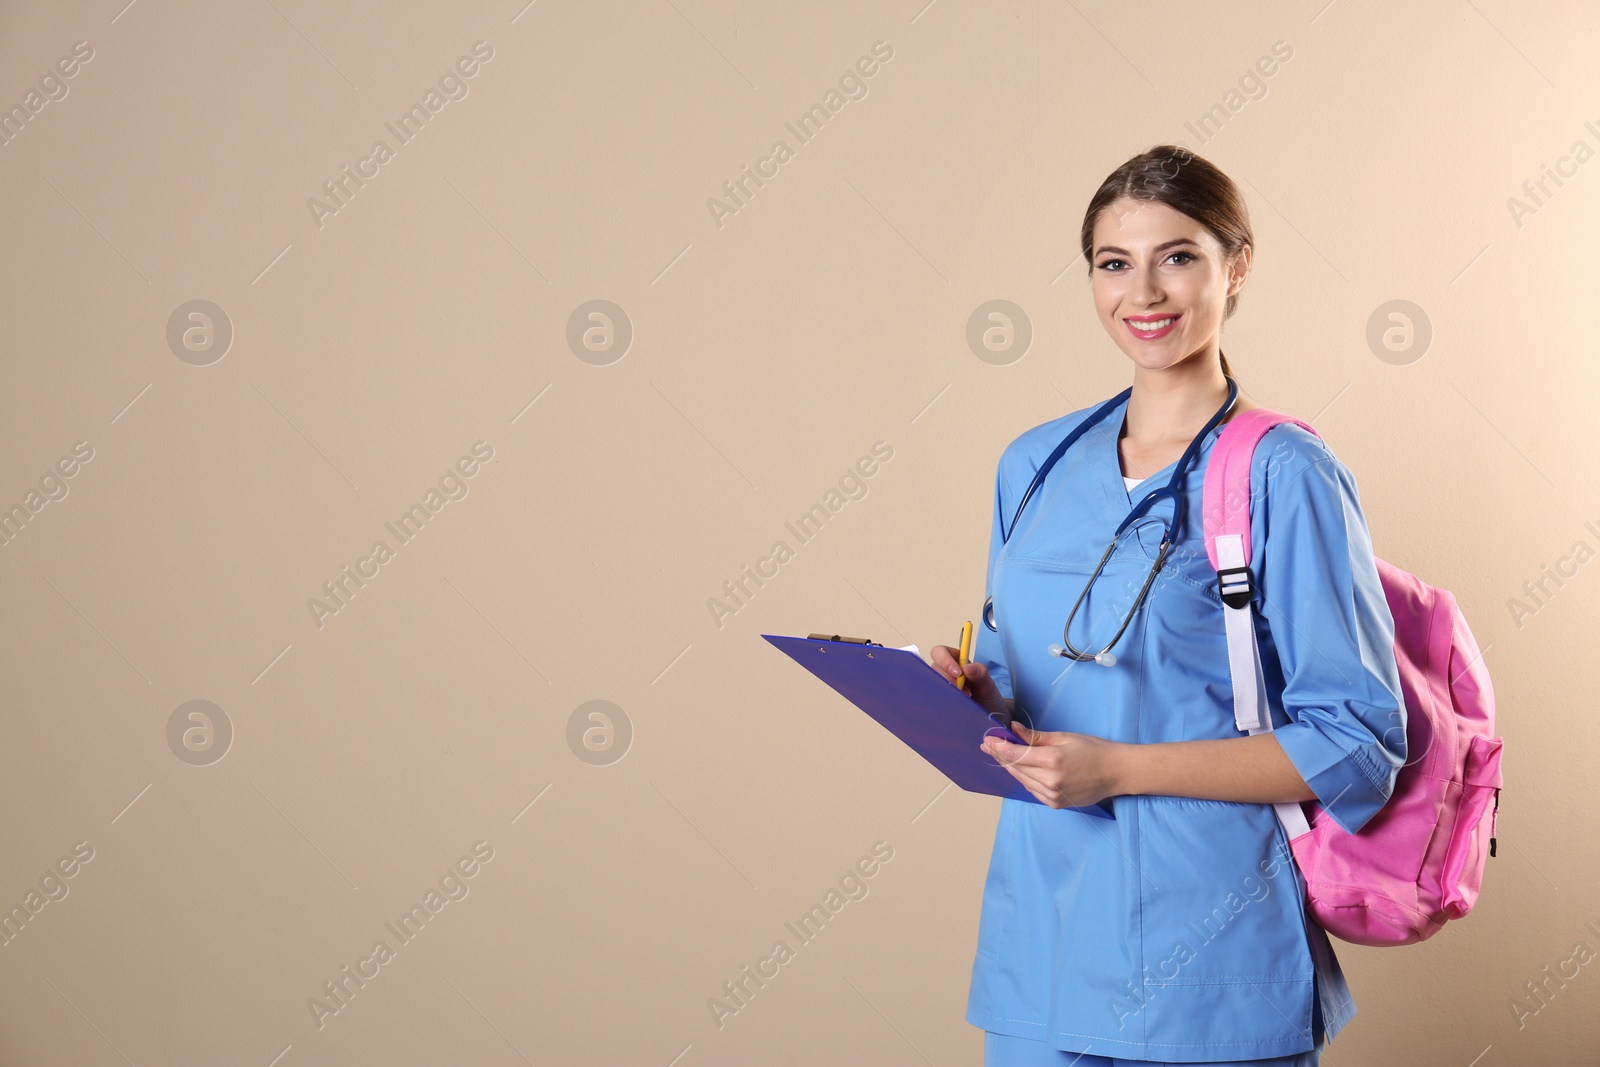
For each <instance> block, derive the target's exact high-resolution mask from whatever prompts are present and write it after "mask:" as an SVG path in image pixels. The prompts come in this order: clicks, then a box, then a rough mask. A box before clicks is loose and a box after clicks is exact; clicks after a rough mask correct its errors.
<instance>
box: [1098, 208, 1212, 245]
mask: <svg viewBox="0 0 1600 1067" xmlns="http://www.w3.org/2000/svg"><path fill="white" fill-rule="evenodd" d="M1210 236H1211V235H1210V231H1209V230H1207V229H1206V228H1205V227H1204V226H1202V225H1201V224H1200V223H1199V221H1198V220H1196V219H1193V218H1190V217H1189V216H1188V215H1185V214H1184V213H1183V212H1181V211H1178V210H1177V209H1176V208H1172V207H1168V206H1167V205H1166V204H1160V203H1156V202H1154V201H1150V200H1133V199H1130V198H1128V197H1122V198H1120V199H1118V200H1116V201H1114V202H1112V204H1111V205H1110V206H1109V207H1107V208H1106V209H1105V210H1104V211H1102V212H1101V213H1100V217H1099V218H1098V219H1096V220H1095V224H1094V246H1095V247H1096V248H1099V247H1100V246H1101V245H1103V244H1112V245H1116V246H1118V247H1120V248H1127V249H1133V250H1136V249H1138V248H1141V247H1148V246H1152V245H1158V244H1162V243H1163V242H1166V241H1170V240H1172V239H1174V238H1177V237H1187V238H1188V239H1189V240H1191V241H1194V242H1195V243H1196V244H1200V245H1204V244H1206V243H1207V239H1208V238H1210Z"/></svg>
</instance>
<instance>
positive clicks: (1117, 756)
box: [983, 721, 1127, 808]
mask: <svg viewBox="0 0 1600 1067" xmlns="http://www.w3.org/2000/svg"><path fill="white" fill-rule="evenodd" d="M1011 731H1012V732H1013V733H1015V734H1016V735H1017V736H1018V737H1020V738H1022V740H1023V741H1025V742H1027V744H1025V745H1014V744H1012V743H1011V742H1009V741H1003V740H1001V739H1000V738H998V737H985V738H984V739H983V750H984V751H985V752H987V753H988V754H989V755H991V756H993V757H994V758H995V760H996V761H998V762H999V763H1000V765H1001V766H1003V767H1005V768H1006V770H1008V771H1010V772H1011V776H1012V777H1013V778H1015V779H1016V780H1017V781H1019V782H1021V783H1022V784H1023V785H1024V786H1025V787H1027V790H1028V792H1030V793H1032V794H1033V795H1034V796H1035V797H1038V798H1039V801H1040V802H1041V803H1043V804H1045V805H1046V806H1048V807H1052V808H1074V807H1086V806H1088V805H1090V804H1095V803H1098V802H1099V801H1101V800H1103V799H1105V798H1106V797H1108V796H1116V795H1118V794H1119V793H1121V792H1123V791H1124V790H1123V788H1122V784H1121V775H1122V756H1123V751H1122V750H1123V749H1125V748H1126V747H1127V746H1125V745H1121V744H1118V743H1117V742H1115V741H1107V740H1106V739H1105V738H1103V737H1095V736H1093V735H1092V734H1074V733H1068V732H1066V731H1053V732H1052V731H1043V730H1032V729H1029V728H1028V727H1026V726H1024V725H1022V723H1020V722H1016V721H1013V722H1012V723H1011Z"/></svg>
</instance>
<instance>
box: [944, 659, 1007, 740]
mask: <svg viewBox="0 0 1600 1067" xmlns="http://www.w3.org/2000/svg"><path fill="white" fill-rule="evenodd" d="M960 655H961V650H960V649H959V648H951V647H950V646H949V645H934V646H933V652H932V656H933V669H934V670H936V671H938V672H939V673H940V674H942V675H944V676H945V678H947V679H948V680H949V682H950V684H951V685H955V684H956V679H957V678H960V677H961V676H962V668H961V666H960V665H959V664H958V663H957V662H956V660H957V658H958V657H959V656H960ZM965 673H966V678H967V687H966V692H967V695H969V696H970V697H972V699H973V700H976V701H977V702H978V704H979V705H980V706H981V707H982V708H983V709H984V710H985V711H987V712H989V714H991V715H995V716H998V717H999V719H1000V721H1001V722H1003V723H1005V724H1006V725H1008V726H1009V725H1010V724H1011V720H1012V718H1013V716H1012V713H1011V701H1009V700H1007V699H1006V698H1005V697H1004V696H1003V695H1002V694H1001V692H1000V687H999V686H997V685H995V684H994V679H993V678H991V677H990V676H989V669H988V668H987V667H985V666H984V665H983V664H982V663H977V662H969V663H967V665H966V672H965Z"/></svg>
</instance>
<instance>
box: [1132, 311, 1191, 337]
mask: <svg viewBox="0 0 1600 1067" xmlns="http://www.w3.org/2000/svg"><path fill="white" fill-rule="evenodd" d="M1181 318H1183V315H1182V314H1177V315H1161V316H1156V317H1152V318H1148V319H1135V318H1127V319H1123V320H1122V321H1124V322H1126V323H1127V324H1128V328H1129V329H1130V330H1132V331H1133V334H1134V336H1135V337H1138V338H1140V339H1141V340H1145V341H1154V340H1156V339H1158V338H1161V337H1165V336H1166V335H1167V334H1168V333H1170V332H1171V331H1172V329H1173V327H1174V326H1176V325H1177V323H1178V320H1179V319H1181Z"/></svg>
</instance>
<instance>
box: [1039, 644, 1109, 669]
mask: <svg viewBox="0 0 1600 1067" xmlns="http://www.w3.org/2000/svg"><path fill="white" fill-rule="evenodd" d="M1050 654H1051V655H1052V656H1060V657H1061V658H1062V659H1092V660H1094V661H1095V662H1096V663H1098V664H1100V666H1102V667H1110V666H1112V665H1113V664H1115V663H1116V662H1117V657H1116V656H1113V655H1112V654H1111V653H1110V652H1109V651H1106V652H1097V653H1095V654H1094V655H1093V656H1074V655H1073V654H1072V653H1071V652H1069V651H1068V650H1067V649H1065V648H1063V647H1061V646H1060V645H1051V646H1050Z"/></svg>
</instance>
